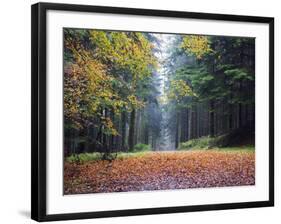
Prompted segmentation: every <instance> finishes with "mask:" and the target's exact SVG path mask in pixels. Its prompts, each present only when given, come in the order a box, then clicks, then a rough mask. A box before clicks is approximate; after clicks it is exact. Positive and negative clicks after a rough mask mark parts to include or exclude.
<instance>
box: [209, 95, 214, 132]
mask: <svg viewBox="0 0 281 224" xmlns="http://www.w3.org/2000/svg"><path fill="white" fill-rule="evenodd" d="M214 110H215V106H214V101H213V100H211V102H210V136H211V137H214V136H215V112H214Z"/></svg>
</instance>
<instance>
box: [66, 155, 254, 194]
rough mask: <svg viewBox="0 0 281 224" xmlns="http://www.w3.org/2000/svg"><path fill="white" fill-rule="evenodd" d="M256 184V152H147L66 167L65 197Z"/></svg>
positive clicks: (67, 164)
mask: <svg viewBox="0 0 281 224" xmlns="http://www.w3.org/2000/svg"><path fill="white" fill-rule="evenodd" d="M254 184H255V152H254V150H192V151H176V152H175V151H167V152H145V153H142V154H141V155H138V156H137V155H136V156H128V157H121V158H117V159H115V160H113V161H106V160H95V161H86V162H83V163H74V162H65V165H64V193H65V194H79V193H98V192H127V191H149V190H167V189H186V188H204V187H223V186H242V185H254Z"/></svg>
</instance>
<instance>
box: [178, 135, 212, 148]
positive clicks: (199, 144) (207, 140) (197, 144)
mask: <svg viewBox="0 0 281 224" xmlns="http://www.w3.org/2000/svg"><path fill="white" fill-rule="evenodd" d="M215 142H216V138H211V137H209V136H206V137H201V138H197V139H192V140H189V141H187V142H182V143H180V145H179V150H186V149H208V148H210V147H213V146H214V145H215Z"/></svg>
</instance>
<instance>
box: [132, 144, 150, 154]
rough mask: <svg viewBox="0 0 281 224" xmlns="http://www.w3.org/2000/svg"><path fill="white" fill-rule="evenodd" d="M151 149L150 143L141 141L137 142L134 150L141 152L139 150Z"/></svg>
mask: <svg viewBox="0 0 281 224" xmlns="http://www.w3.org/2000/svg"><path fill="white" fill-rule="evenodd" d="M150 150H151V147H150V145H146V144H142V143H139V144H136V145H135V146H134V151H135V152H139V151H150Z"/></svg>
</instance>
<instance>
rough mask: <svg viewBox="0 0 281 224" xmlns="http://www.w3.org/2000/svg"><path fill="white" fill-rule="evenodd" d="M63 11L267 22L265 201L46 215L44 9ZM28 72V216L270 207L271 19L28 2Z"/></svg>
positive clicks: (76, 216) (50, 218)
mask: <svg viewBox="0 0 281 224" xmlns="http://www.w3.org/2000/svg"><path fill="white" fill-rule="evenodd" d="M48 10H63V11H75V12H88V13H89V12H100V13H111V14H125V15H141V16H158V17H159V16H162V17H177V18H191V19H204V20H216V21H235V22H254V23H264V24H269V76H270V77H269V133H268V134H269V183H268V185H269V200H268V201H256V202H243V203H226V204H208V205H196V206H177V207H160V208H145V209H129V210H114V211H99V212H85V213H69V214H54V215H48V214H46V203H47V201H46V143H47V142H46V128H47V122H46V115H47V114H46V109H47V105H46V96H47V94H46V36H47V33H46V12H47V11H48ZM31 23H32V24H31V25H32V30H31V36H32V47H31V52H32V54H31V59H32V65H31V73H32V84H31V86H32V90H31V93H32V94H31V95H32V105H31V107H32V108H31V111H32V114H31V121H32V123H31V126H32V141H31V142H32V156H31V161H32V164H31V174H32V180H31V195H32V198H31V218H32V219H34V220H37V221H54V220H70V219H72V220H73V219H86V218H102V217H115V216H132V215H147V214H161V213H177V212H193V211H206V210H222V209H237V208H254V207H267V206H274V18H270V17H254V16H240V15H224V14H210V13H194V12H182V11H163V10H150V9H136V8H118V7H102V6H89V5H73V4H55V3H37V4H34V5H32V18H31Z"/></svg>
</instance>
